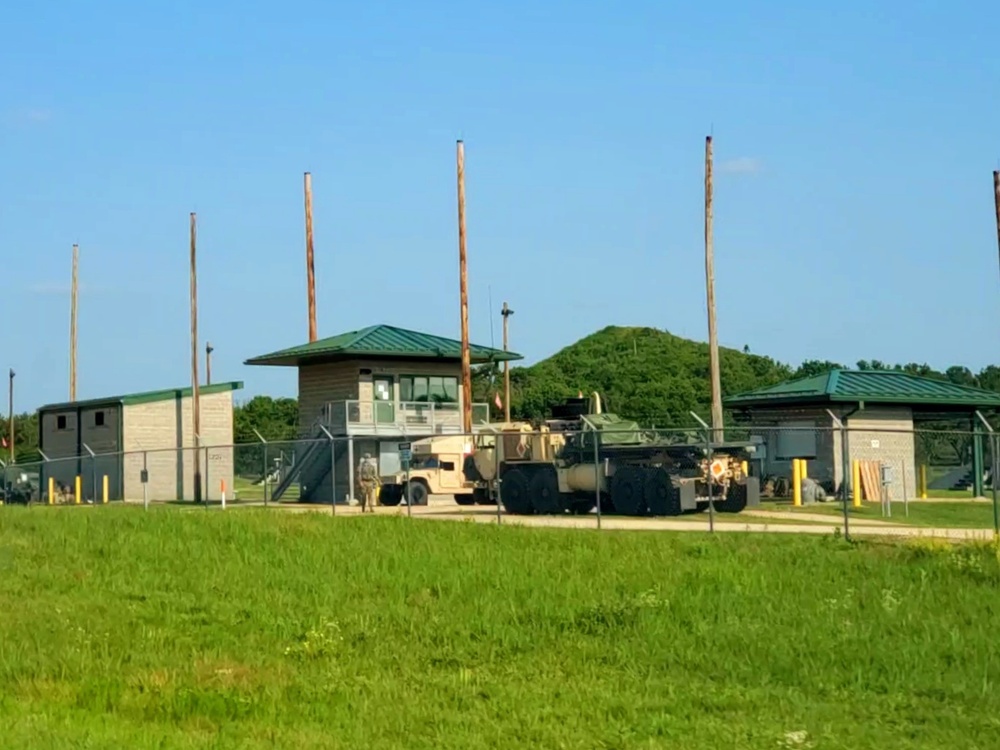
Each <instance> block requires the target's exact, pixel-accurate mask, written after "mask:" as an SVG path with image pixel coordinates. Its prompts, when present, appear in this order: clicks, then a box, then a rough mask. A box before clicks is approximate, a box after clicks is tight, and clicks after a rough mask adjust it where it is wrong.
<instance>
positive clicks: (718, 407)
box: [705, 135, 723, 441]
mask: <svg viewBox="0 0 1000 750" xmlns="http://www.w3.org/2000/svg"><path fill="white" fill-rule="evenodd" d="M712 253H713V248H712V136H710V135H709V136H706V137H705V289H706V297H707V300H708V369H709V371H710V373H711V379H712V432H713V438H712V439H713V440H715V441H721V440H722V439H723V436H722V377H721V375H720V374H719V339H718V334H717V332H716V329H715V268H714V260H713V257H712Z"/></svg>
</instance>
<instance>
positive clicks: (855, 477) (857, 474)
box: [851, 459, 861, 508]
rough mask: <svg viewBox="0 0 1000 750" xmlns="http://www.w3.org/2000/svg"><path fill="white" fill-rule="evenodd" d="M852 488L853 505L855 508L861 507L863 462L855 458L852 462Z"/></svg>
mask: <svg viewBox="0 0 1000 750" xmlns="http://www.w3.org/2000/svg"><path fill="white" fill-rule="evenodd" d="M851 489H852V490H853V494H854V502H853V505H854V507H855V508H860V507H861V462H860V461H859V460H858V459H854V460H853V461H852V462H851Z"/></svg>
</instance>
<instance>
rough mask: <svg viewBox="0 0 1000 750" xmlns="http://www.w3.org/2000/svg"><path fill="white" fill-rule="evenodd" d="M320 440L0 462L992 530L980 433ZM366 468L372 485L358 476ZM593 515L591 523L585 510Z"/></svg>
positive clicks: (360, 495)
mask: <svg viewBox="0 0 1000 750" xmlns="http://www.w3.org/2000/svg"><path fill="white" fill-rule="evenodd" d="M495 430H496V428H492V427H489V426H486V427H484V428H482V429H477V430H476V431H475V432H474V433H473V434H471V435H461V434H443V435H436V436H431V437H420V436H414V437H407V438H404V437H399V436H382V435H376V436H365V437H353V438H348V437H333V436H327V437H324V438H321V439H313V440H299V441H287V442H264V441H259V442H256V443H250V444H239V445H224V446H203V447H199V448H197V449H195V448H176V449H166V450H151V451H142V452H133V453H123V454H103V455H102V454H96V455H90V454H88V455H84V456H73V457H68V458H54V457H53V458H50V459H48V460H42V461H39V462H36V463H26V464H13V465H4V466H2V469H0V470H2V478H3V492H2V498H0V499H2V501H3V502H4V503H5V504H18V503H21V504H29V503H39V504H53V505H55V504H58V505H64V504H105V503H115V502H135V503H146V504H149V503H189V502H191V501H194V500H201V501H205V502H206V503H208V504H221V503H222V502H223V501H225V502H226V503H227V504H238V505H271V504H277V505H285V504H302V505H320V506H322V505H326V506H329V507H330V508H331V510H332V512H336V510H337V508H338V507H349V508H354V507H357V506H358V505H361V504H362V501H367V504H368V505H371V504H374V505H376V506H381V507H382V508H383V511H382V512H386V510H387V509H390V508H397V509H399V510H400V511H402V512H406V513H408V514H410V515H412V514H413V513H414V512H415V511H416V512H417V513H423V514H437V515H441V516H448V515H449V514H452V513H461V514H464V515H466V516H469V517H473V518H476V519H477V520H497V521H502V520H503V518H504V517H507V516H517V517H519V518H522V519H524V518H528V517H532V516H534V517H538V516H545V517H558V516H564V517H565V520H566V522H567V523H571V524H579V523H594V524H595V525H598V526H600V525H602V524H604V523H607V522H613V523H614V525H622V524H626V525H627V524H628V523H631V524H653V525H655V524H656V523H660V524H661V525H663V524H673V523H674V522H676V523H684V524H688V525H690V524H699V523H704V524H707V525H708V527H709V528H712V529H714V528H715V526H716V524H717V523H721V524H727V525H732V524H739V525H741V527H743V528H747V527H751V528H752V527H755V526H757V525H768V526H769V527H772V528H773V527H776V526H779V525H780V526H789V525H799V526H803V527H804V526H816V527H819V528H824V527H825V528H827V529H829V528H831V527H833V526H838V525H842V526H843V531H844V532H845V533H848V534H849V533H850V531H851V524H852V523H853V524H854V525H855V526H857V527H861V526H865V525H869V526H872V525H878V526H885V527H886V528H889V525H890V524H891V525H897V526H899V525H907V526H915V527H918V528H919V527H923V528H973V529H992V528H994V526H995V523H996V519H995V514H996V512H995V503H994V498H995V489H1000V488H997V487H996V482H995V477H996V476H997V465H998V460H1000V446H998V439H997V436H996V435H994V434H993V433H990V432H986V431H982V432H980V431H977V430H971V431H970V430H966V431H958V430H921V429H917V430H902V429H885V428H880V427H878V426H876V425H873V424H865V425H864V426H863V427H854V428H849V427H845V426H844V425H842V424H839V423H835V424H834V426H832V427H829V426H809V425H804V424H802V425H800V424H785V425H775V424H765V423H754V424H739V425H735V426H729V425H727V426H726V427H725V429H724V430H723V431H722V432H721V434H719V433H713V431H712V430H710V429H708V428H707V425H706V426H704V427H697V428H690V427H685V428H680V429H666V428H656V429H652V428H650V429H647V428H644V427H641V426H639V425H638V424H636V423H634V422H628V421H621V420H617V419H616V418H614V417H612V416H611V415H597V416H596V417H595V416H590V417H588V420H587V425H586V427H585V428H584V429H582V430H580V429H579V421H576V422H573V421H572V420H567V421H566V424H564V425H560V424H559V423H558V421H557V422H556V423H554V424H553V425H552V426H551V427H550V428H548V429H546V428H543V429H540V430H536V429H531V428H528V427H523V428H517V429H514V430H510V431H507V432H502V433H501V432H496V431H495ZM366 464H368V465H370V466H371V468H372V471H371V472H370V473H371V474H372V475H374V478H373V479H371V481H369V479H368V477H369V472H368V470H367V469H366V468H365V466H366ZM588 518H589V519H590V520H589V521H588V520H587V519H588Z"/></svg>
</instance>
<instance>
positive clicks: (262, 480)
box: [234, 427, 268, 508]
mask: <svg viewBox="0 0 1000 750" xmlns="http://www.w3.org/2000/svg"><path fill="white" fill-rule="evenodd" d="M253 434H254V435H256V436H257V439H258V440H260V442H261V443H263V444H264V464H263V466H264V473H263V474H261V478H260V483H261V485H262V486H263V487H264V507H265V508H266V507H267V485H268V481H267V476H268V471H267V440H265V439H264V436H263V435H261V434H260V433H259V432H257V428H256V427H254V428H253ZM234 450H235V449H234Z"/></svg>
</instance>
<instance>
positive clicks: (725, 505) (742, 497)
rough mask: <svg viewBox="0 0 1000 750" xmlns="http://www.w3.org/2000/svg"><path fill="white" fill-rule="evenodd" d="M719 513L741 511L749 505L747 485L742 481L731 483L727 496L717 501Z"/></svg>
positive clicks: (716, 506) (716, 507)
mask: <svg viewBox="0 0 1000 750" xmlns="http://www.w3.org/2000/svg"><path fill="white" fill-rule="evenodd" d="M714 504H715V509H716V510H717V511H719V513H740V512H742V511H743V509H744V508H746V507H747V486H746V485H745V484H743V483H741V482H733V484H731V485H729V490H728V491H727V492H726V496H725V498H723V499H722V500H716V501H715V503H714Z"/></svg>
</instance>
